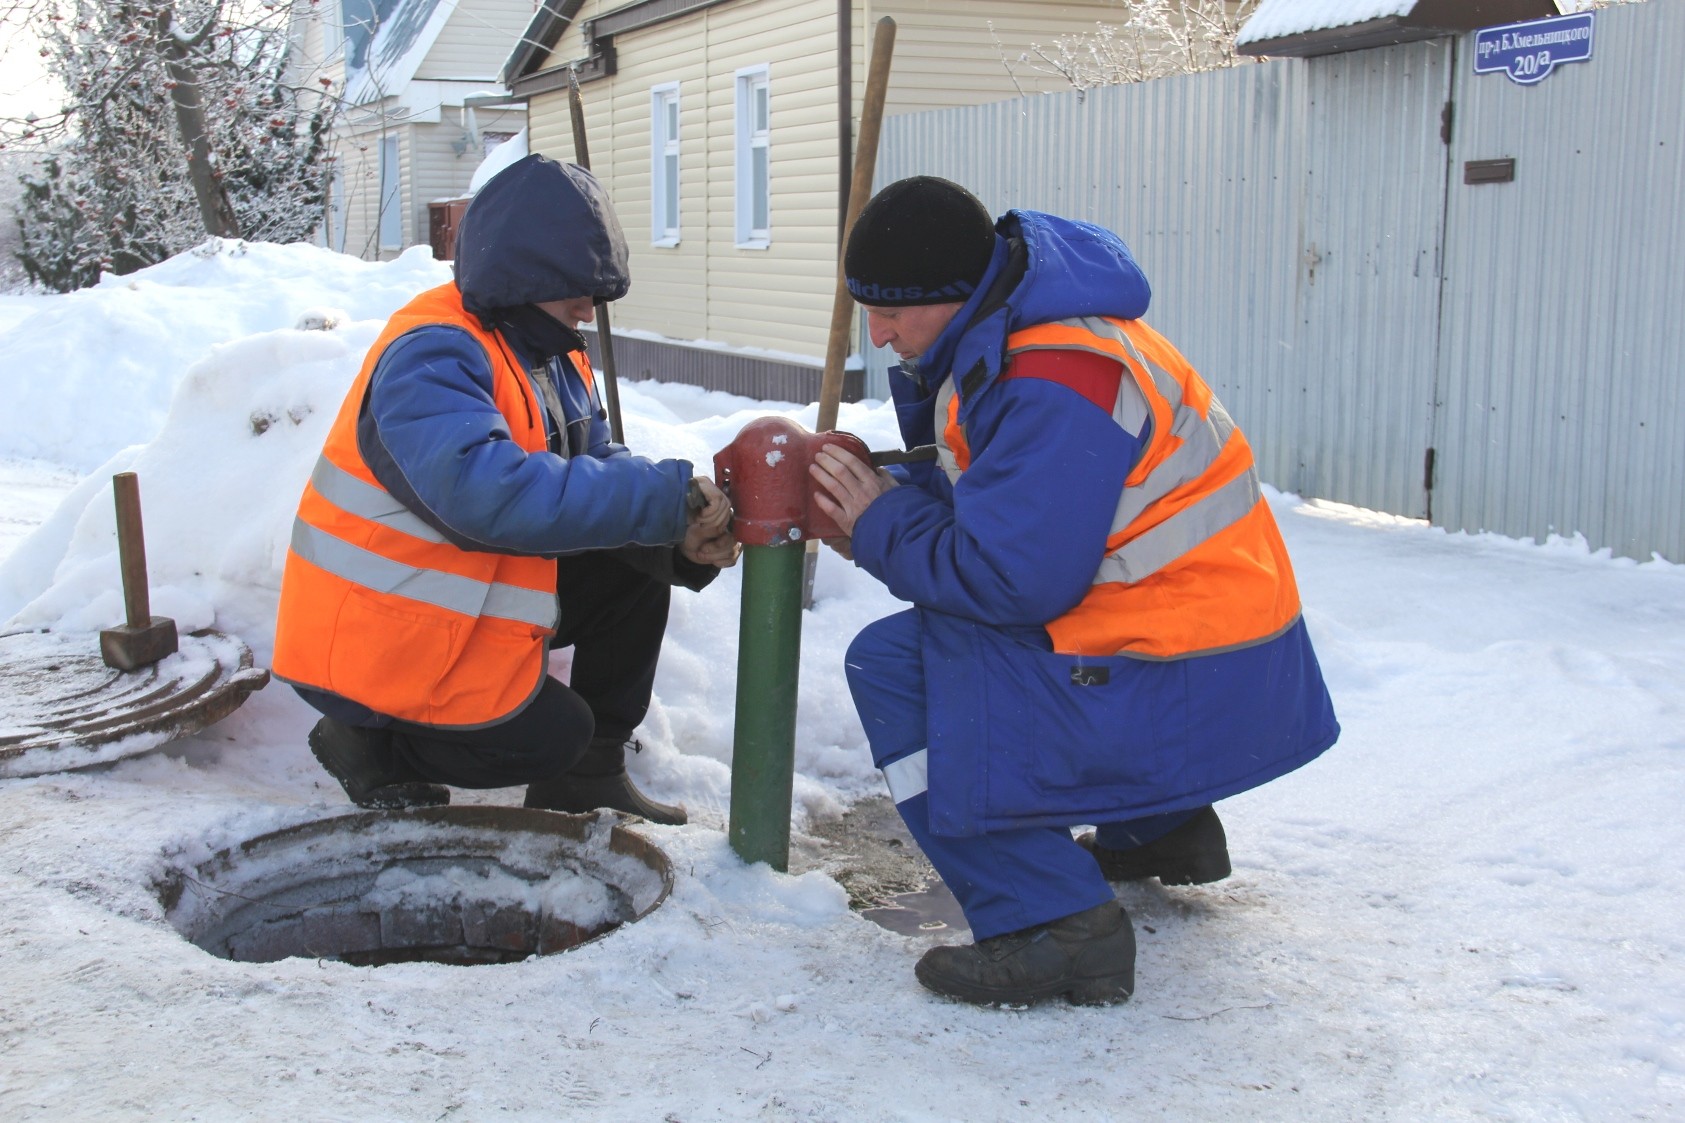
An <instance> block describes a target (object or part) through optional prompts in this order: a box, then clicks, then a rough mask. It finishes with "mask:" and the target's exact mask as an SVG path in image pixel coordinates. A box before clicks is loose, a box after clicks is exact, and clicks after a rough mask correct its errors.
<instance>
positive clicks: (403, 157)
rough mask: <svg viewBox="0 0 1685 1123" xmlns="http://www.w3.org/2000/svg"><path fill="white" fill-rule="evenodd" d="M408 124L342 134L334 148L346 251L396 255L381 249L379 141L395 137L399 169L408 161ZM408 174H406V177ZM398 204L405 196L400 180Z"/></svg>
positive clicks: (372, 257) (377, 256) (371, 256)
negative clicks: (382, 129)
mask: <svg viewBox="0 0 1685 1123" xmlns="http://www.w3.org/2000/svg"><path fill="white" fill-rule="evenodd" d="M411 128H412V127H411V126H404V125H395V126H391V127H389V128H387V129H386V130H385V131H384V133H383V132H382V131H381V130H379V129H370V130H368V131H366V132H362V133H357V134H342V136H341V138H340V141H339V144H338V145H337V148H336V151H337V152H338V154H339V175H340V179H339V184H338V189H339V190H341V191H343V192H344V195H343V198H344V207H345V246H344V250H345V252H346V253H348V254H351V255H352V256H353V257H361V258H364V259H366V260H369V261H375V260H379V259H383V258H391V257H395V256H396V254H395V253H393V252H390V251H389V252H385V253H382V252H381V250H380V244H379V233H380V142H381V138H382V136H385V137H390V138H396V139H397V141H398V161H399V167H400V173H402V172H403V171H404V170H405V168H406V167H407V165H408V163H409V158H410V150H411V147H412V141H411V137H410V135H409V134H410V131H411ZM405 178H407V177H405ZM399 198H400V204H401V205H402V200H403V199H404V198H405V192H404V190H403V180H402V179H401V180H400V185H399Z"/></svg>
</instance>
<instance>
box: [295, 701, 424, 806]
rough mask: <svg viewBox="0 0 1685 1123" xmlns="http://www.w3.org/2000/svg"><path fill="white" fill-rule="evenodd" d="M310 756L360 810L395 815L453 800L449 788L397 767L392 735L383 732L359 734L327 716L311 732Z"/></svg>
mask: <svg viewBox="0 0 1685 1123" xmlns="http://www.w3.org/2000/svg"><path fill="white" fill-rule="evenodd" d="M310 751H311V752H313V753H315V754H316V759H317V760H319V761H321V763H322V767H323V768H325V769H327V770H328V775H330V776H332V777H333V778H334V779H335V780H338V781H339V786H340V787H342V788H344V789H345V794H346V795H348V796H350V797H351V802H352V803H355V804H356V805H357V806H358V807H367V808H371V809H373V810H376V811H397V810H400V809H402V808H405V807H438V806H441V805H442V804H446V803H449V802H450V801H451V793H450V789H448V788H446V787H445V786H444V785H442V784H429V783H427V782H426V781H425V780H423V779H422V778H421V777H420V776H418V775H416V774H415V773H414V772H412V771H411V770H410V769H408V768H406V767H405V766H404V765H403V764H402V763H400V762H399V760H398V758H397V756H396V755H395V754H394V753H393V752H392V735H391V734H390V733H387V732H386V731H385V730H383V729H360V728H358V727H357V726H355V725H346V724H345V723H344V722H342V721H335V720H334V719H333V718H331V717H325V718H323V719H322V720H321V721H318V722H317V723H316V728H314V729H312V730H311V731H310Z"/></svg>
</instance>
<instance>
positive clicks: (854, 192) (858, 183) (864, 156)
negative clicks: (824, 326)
mask: <svg viewBox="0 0 1685 1123" xmlns="http://www.w3.org/2000/svg"><path fill="white" fill-rule="evenodd" d="M894 53H895V21H894V20H893V19H891V18H890V17H888V16H884V17H883V18H882V19H880V20H879V21H878V25H877V30H876V31H875V32H874V33H873V35H872V62H871V66H870V68H869V69H868V70H867V72H866V99H865V101H864V102H863V103H862V104H861V107H860V140H859V143H858V144H857V145H855V149H854V178H853V179H851V180H850V181H849V186H848V217H847V219H846V220H844V222H843V236H842V246H841V247H840V248H839V251H838V253H837V292H836V298H835V300H834V301H833V302H832V304H831V335H830V338H829V340H828V341H827V343H826V347H825V372H824V375H823V377H822V379H821V381H820V384H819V421H818V424H816V425H815V426H814V429H815V430H816V431H817V432H820V433H823V432H826V431H828V430H831V429H835V428H836V427H837V409H838V405H839V403H840V402H841V401H842V383H843V363H844V362H846V361H847V359H848V328H849V320H850V318H851V317H852V315H853V313H854V298H853V297H851V296H849V294H848V283H847V282H846V281H845V280H844V279H843V255H842V252H841V250H843V249H847V248H848V235H849V233H850V232H851V231H852V230H853V229H854V220H855V219H857V218H859V217H860V211H861V209H862V208H863V207H865V205H866V197H867V196H868V195H870V194H871V193H872V177H873V176H874V175H875V174H876V173H877V165H878V132H879V129H880V126H881V125H882V124H883V103H884V99H885V97H886V95H887V92H888V90H889V62H890V58H891V56H893V55H894Z"/></svg>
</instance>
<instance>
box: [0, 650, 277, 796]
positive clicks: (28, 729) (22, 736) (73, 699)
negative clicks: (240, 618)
mask: <svg viewBox="0 0 1685 1123" xmlns="http://www.w3.org/2000/svg"><path fill="white" fill-rule="evenodd" d="M180 642H181V647H180V649H179V650H178V651H176V652H175V654H173V655H168V656H166V657H164V658H163V659H161V660H159V661H158V662H157V663H154V664H153V665H151V666H149V667H142V668H141V669H140V670H138V671H119V670H115V669H113V668H111V667H108V666H106V665H105V662H104V661H103V660H102V659H101V658H100V653H99V637H98V636H95V635H85V634H81V633H75V632H47V631H29V632H10V633H7V634H5V635H0V778H5V777H11V776H39V775H42V774H44V773H47V772H63V771H66V770H67V769H73V768H88V767H92V766H93V765H98V764H109V763H111V762H112V761H114V760H121V759H123V758H124V757H130V756H135V755H137V754H139V753H144V752H149V751H151V750H152V749H156V748H158V747H159V746H160V745H165V744H168V743H169V742H171V741H174V740H176V739H177V738H179V737H185V736H187V735H188V734H190V733H194V732H197V731H198V730H200V729H203V728H204V727H205V726H207V725H210V724H211V723H212V722H216V721H220V720H221V719H223V718H225V717H227V716H228V715H229V714H231V713H233V712H234V711H235V710H237V709H239V708H240V703H242V702H244V701H245V700H246V695H248V694H250V693H251V692H252V691H254V690H257V689H259V688H261V687H262V686H263V685H264V684H265V683H267V682H268V681H269V672H268V671H265V670H262V669H261V668H258V667H254V666H252V653H251V650H250V649H249V648H247V647H246V645H245V644H243V643H241V642H240V641H239V640H238V639H235V638H234V637H233V636H229V635H224V634H222V633H221V632H195V633H193V634H192V635H185V636H182V637H181V641H180Z"/></svg>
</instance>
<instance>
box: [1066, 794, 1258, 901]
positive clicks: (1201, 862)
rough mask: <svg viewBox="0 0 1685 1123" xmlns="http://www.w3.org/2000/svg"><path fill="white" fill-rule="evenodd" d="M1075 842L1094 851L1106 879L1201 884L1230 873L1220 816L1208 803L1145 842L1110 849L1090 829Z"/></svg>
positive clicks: (1226, 838)
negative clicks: (1163, 833)
mask: <svg viewBox="0 0 1685 1123" xmlns="http://www.w3.org/2000/svg"><path fill="white" fill-rule="evenodd" d="M1077 845H1078V846H1080V847H1082V848H1083V849H1084V850H1086V851H1088V852H1089V853H1090V854H1092V855H1094V860H1095V862H1097V863H1098V864H1099V866H1100V873H1101V874H1102V875H1103V876H1104V877H1105V879H1106V880H1107V881H1140V880H1141V879H1142V878H1147V877H1156V878H1158V880H1159V884H1161V885H1204V884H1206V883H1207V882H1211V881H1221V880H1222V879H1223V878H1225V877H1227V876H1229V874H1230V873H1231V872H1232V867H1231V866H1230V864H1229V840H1228V836H1227V835H1226V834H1225V833H1224V831H1223V823H1222V820H1220V819H1218V818H1217V812H1216V811H1215V810H1213V809H1212V808H1210V807H1202V808H1200V809H1199V810H1198V811H1197V812H1195V813H1194V816H1193V818H1191V819H1189V820H1188V821H1187V822H1185V823H1183V824H1182V825H1181V826H1179V827H1177V828H1176V829H1175V830H1173V831H1171V832H1170V833H1169V834H1167V835H1165V836H1164V837H1163V838H1159V839H1154V840H1153V841H1152V842H1149V843H1147V844H1146V845H1144V846H1135V847H1131V848H1130V849H1128V850H1113V849H1111V848H1110V847H1106V846H1101V845H1100V843H1099V841H1098V840H1097V839H1096V838H1095V837H1094V832H1092V831H1090V832H1088V833H1087V834H1084V835H1082V836H1081V837H1080V838H1078V839H1077Z"/></svg>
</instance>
